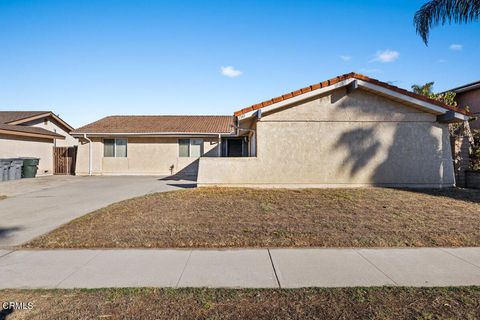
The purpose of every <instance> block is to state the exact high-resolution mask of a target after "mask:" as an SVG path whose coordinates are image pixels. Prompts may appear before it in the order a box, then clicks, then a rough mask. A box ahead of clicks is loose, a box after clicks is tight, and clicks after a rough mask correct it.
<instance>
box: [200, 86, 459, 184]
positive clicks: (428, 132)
mask: <svg viewBox="0 0 480 320" xmlns="http://www.w3.org/2000/svg"><path fill="white" fill-rule="evenodd" d="M435 121H436V117H435V115H433V114H429V113H425V112H423V111H419V110H416V109H414V108H412V107H411V106H406V105H403V104H401V103H399V102H395V101H392V100H389V99H387V98H385V97H382V96H379V95H375V94H372V93H369V92H366V91H363V90H361V89H358V90H355V91H354V92H352V93H350V94H348V95H347V94H346V90H345V89H338V90H336V91H334V92H333V93H330V94H328V95H325V96H321V97H317V98H314V99H311V100H310V101H306V102H305V101H304V102H302V103H301V104H298V105H295V106H292V107H288V108H286V109H284V110H280V111H275V112H272V113H270V114H264V115H263V116H262V118H261V119H260V121H258V122H257V124H256V140H257V157H252V158H212V159H206V158H202V159H201V160H200V166H199V174H198V184H199V185H200V186H208V185H230V186H262V187H263V186H272V187H309V186H319V187H328V186H333V187H336V186H364V185H385V186H407V187H408V186H410V187H441V186H452V185H453V184H454V173H453V162H452V158H451V151H450V143H449V134H448V128H447V125H445V124H439V123H437V122H435Z"/></svg>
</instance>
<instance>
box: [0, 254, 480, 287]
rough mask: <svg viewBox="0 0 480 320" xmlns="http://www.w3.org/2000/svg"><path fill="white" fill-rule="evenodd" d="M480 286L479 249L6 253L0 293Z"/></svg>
mask: <svg viewBox="0 0 480 320" xmlns="http://www.w3.org/2000/svg"><path fill="white" fill-rule="evenodd" d="M383 285H387V286H419V287H420V286H463V285H480V248H455V249H453V248H452V249H450V248H448V249H447V248H418V249H270V250H269V249H238V250H201V249H200V250H187V249H186V250H173V249H165V250H158V249H119V250H17V251H7V250H3V251H2V250H0V288H101V287H234V288H278V287H282V288H298V287H351V286H383Z"/></svg>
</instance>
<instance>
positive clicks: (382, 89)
mask: <svg viewBox="0 0 480 320" xmlns="http://www.w3.org/2000/svg"><path fill="white" fill-rule="evenodd" d="M352 83H355V84H356V85H353V86H354V87H355V86H360V87H364V88H367V89H370V90H372V91H376V92H379V93H382V94H384V95H386V96H390V97H394V98H397V99H400V100H403V101H405V102H408V103H411V104H414V105H417V106H419V107H422V108H424V109H427V110H429V111H432V112H434V113H436V114H444V113H446V112H447V111H450V110H449V109H446V108H442V107H440V106H438V105H435V104H432V103H428V102H426V101H423V100H420V99H416V98H414V97H410V96H407V95H405V94H403V93H400V92H397V91H394V90H391V89H388V88H385V87H383V86H379V85H376V84H373V83H370V82H368V81H365V80H361V79H356V78H350V79H346V80H343V81H340V82H338V83H335V84H333V85H330V86H328V87H324V88H319V89H316V90H313V91H310V92H307V93H304V94H300V95H298V96H296V97H293V98H290V99H287V100H282V101H280V102H277V103H273V104H271V105H268V106H265V107H262V108H259V109H261V110H262V112H269V111H273V110H275V109H278V108H283V107H285V106H288V105H291V104H294V103H297V102H299V101H303V100H306V99H309V98H311V97H314V96H317V95H320V94H323V93H326V92H329V91H332V90H335V89H338V88H340V87H343V86H348V85H351V84H352ZM259 109H255V110H251V111H249V112H246V113H244V114H242V115H239V116H238V119H239V120H245V119H248V118H250V117H252V116H254V115H255V113H256V112H257V110H259ZM455 117H456V118H457V119H459V120H468V119H469V118H470V117H469V116H467V115H463V114H461V113H459V112H455Z"/></svg>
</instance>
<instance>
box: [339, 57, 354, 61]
mask: <svg viewBox="0 0 480 320" xmlns="http://www.w3.org/2000/svg"><path fill="white" fill-rule="evenodd" d="M340 59H342V60H343V61H350V60H352V57H351V56H340Z"/></svg>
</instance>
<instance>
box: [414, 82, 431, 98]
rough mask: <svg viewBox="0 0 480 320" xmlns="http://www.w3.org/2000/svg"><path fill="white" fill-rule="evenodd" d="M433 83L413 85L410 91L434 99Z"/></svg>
mask: <svg viewBox="0 0 480 320" xmlns="http://www.w3.org/2000/svg"><path fill="white" fill-rule="evenodd" d="M434 83H435V82H427V83H425V84H424V85H418V84H414V85H413V86H412V91H413V92H415V93H416V94H420V95H422V96H425V97H428V98H432V99H434V98H435V93H433V85H434Z"/></svg>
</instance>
